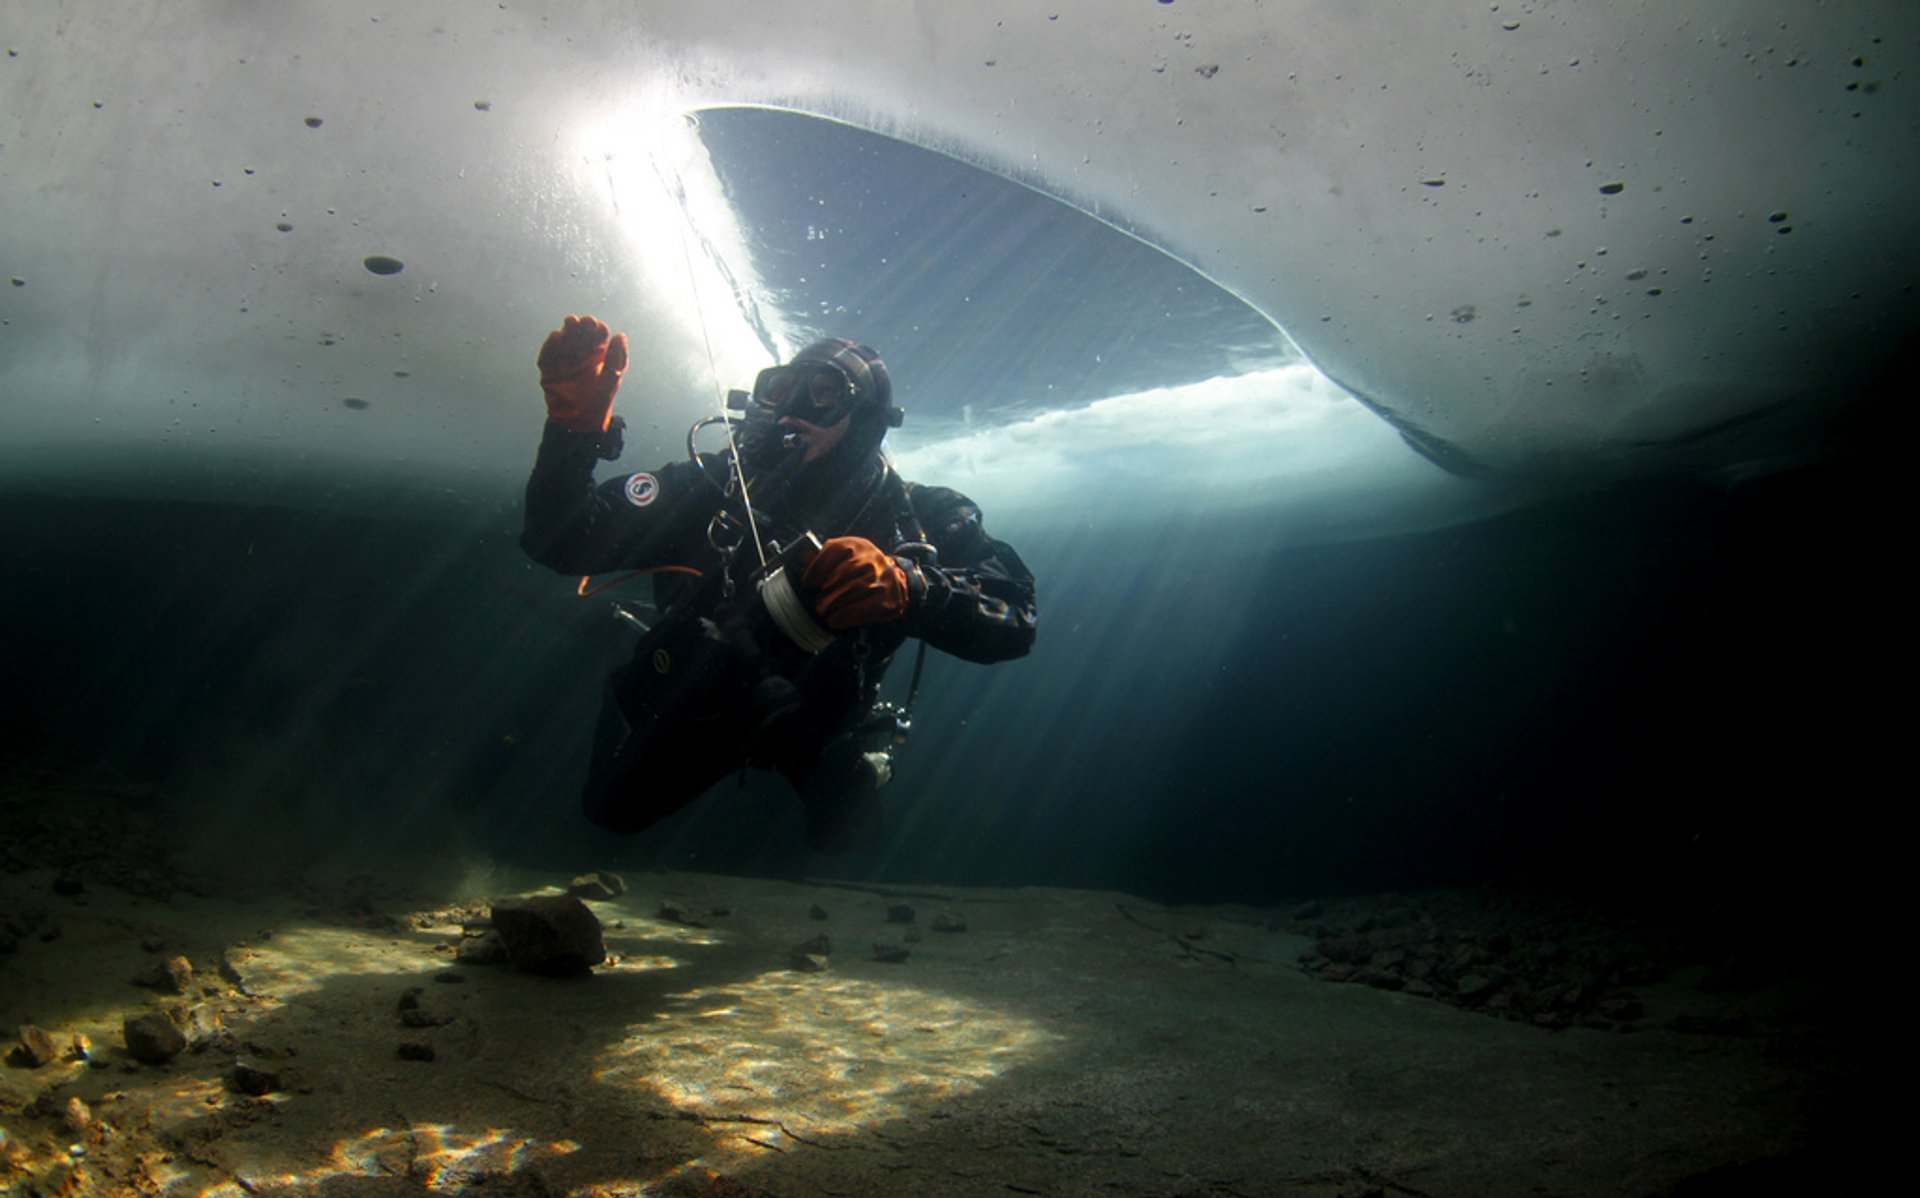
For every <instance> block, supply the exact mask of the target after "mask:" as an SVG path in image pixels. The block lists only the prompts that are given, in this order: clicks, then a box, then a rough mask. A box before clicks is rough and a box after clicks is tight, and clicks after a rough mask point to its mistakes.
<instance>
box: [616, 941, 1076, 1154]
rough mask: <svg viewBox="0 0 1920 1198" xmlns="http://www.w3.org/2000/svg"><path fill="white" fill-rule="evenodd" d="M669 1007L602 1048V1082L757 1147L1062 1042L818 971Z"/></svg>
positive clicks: (971, 1085)
mask: <svg viewBox="0 0 1920 1198" xmlns="http://www.w3.org/2000/svg"><path fill="white" fill-rule="evenodd" d="M670 1001H671V1002H672V1003H673V1004H674V1006H675V1008H676V1009H670V1010H666V1011H662V1012H660V1013H659V1014H658V1015H656V1016H655V1017H654V1020H653V1021H652V1022H651V1023H649V1024H644V1025H637V1026H636V1027H635V1028H634V1029H633V1031H632V1034H631V1035H629V1036H628V1037H627V1039H626V1040H625V1041H623V1042H622V1043H620V1044H617V1045H614V1046H613V1047H611V1048H609V1049H608V1050H606V1051H605V1052H604V1053H602V1055H601V1058H600V1062H599V1066H598V1068H597V1069H596V1071H595V1077H596V1079H597V1080H599V1081H602V1082H606V1083H608V1084H612V1085H623V1086H631V1087H635V1088H644V1089H647V1090H652V1091H655V1092H657V1093H659V1094H660V1095H662V1096H663V1097H665V1098H666V1099H667V1100H668V1101H669V1102H671V1103H673V1104H674V1105H675V1106H676V1107H679V1108H680V1109H682V1110H684V1111H687V1112H689V1113H690V1114H693V1115H695V1116H697V1117H699V1118H700V1119H702V1120H706V1121H710V1122H712V1123H717V1124H725V1123H727V1122H729V1121H738V1123H739V1124H740V1127H739V1129H738V1130H737V1131H735V1132H734V1133H733V1134H734V1136H736V1137H737V1138H738V1139H739V1140H741V1141H747V1140H751V1141H752V1142H753V1143H756V1144H759V1145H762V1146H763V1147H764V1146H766V1145H768V1143H769V1141H772V1142H774V1143H778V1142H780V1141H783V1140H785V1139H786V1138H787V1137H789V1136H793V1137H799V1138H807V1137H810V1136H813V1135H832V1134H836V1133H842V1134H843V1133H846V1132H850V1131H854V1130H856V1129H858V1128H861V1127H867V1126H871V1125H873V1124H875V1123H879V1122H882V1121H885V1120H890V1119H896V1118H900V1117H902V1116H904V1115H908V1114H910V1113H913V1111H914V1109H915V1108H918V1107H925V1106H928V1105H931V1104H934V1103H937V1102H940V1101H942V1100H945V1099H949V1098H954V1097H958V1096H960V1095H964V1094H968V1093H972V1092H973V1091H975V1090H977V1089H979V1088H980V1087H981V1086H982V1085H984V1084H986V1083H987V1082H989V1081H991V1080H992V1079H993V1078H995V1077H997V1076H999V1075H1000V1074H1002V1073H1004V1072H1006V1071H1007V1070H1008V1069H1009V1068H1011V1067H1013V1066H1015V1065H1018V1064H1021V1063H1023V1062H1027V1061H1031V1060H1033V1059H1035V1058H1037V1057H1038V1056H1040V1055H1041V1054H1042V1053H1044V1052H1045V1051H1047V1050H1048V1048H1049V1047H1050V1046H1051V1044H1053V1043H1054V1042H1056V1041H1058V1040H1059V1039H1060V1037H1059V1036H1058V1035H1057V1034H1056V1033H1052V1032H1048V1031H1045V1030H1043V1029H1042V1028H1041V1027H1040V1026H1039V1025H1038V1024H1036V1023H1034V1022H1033V1021H1031V1020H1027V1019H1022V1018H1019V1017H1017V1016H1014V1015H1011V1014H1008V1013H1007V1012H1004V1011H998V1010H995V1009H993V1008H991V1007H986V1006H982V1005H981V1004H979V1003H973V1002H966V1001H962V1000H960V999H955V998H951V997H948V996H946V995H941V994H935V993H932V992H929V991H925V990H916V989H913V988H910V987H902V986H883V985H877V984H875V983H873V982H866V981H859V980H855V979H839V980H827V979H825V978H823V977H820V976H817V975H812V974H796V973H789V972H779V973H767V974H763V975H761V976H760V977H758V978H755V979H753V980H752V981H748V982H743V983H739V984H737V985H728V986H711V987H702V988H700V989H697V990H690V991H688V992H686V993H684V994H680V995H677V996H675V997H674V998H673V999H671V1000H670ZM713 1130H715V1131H723V1130H725V1129H722V1128H715V1129H713Z"/></svg>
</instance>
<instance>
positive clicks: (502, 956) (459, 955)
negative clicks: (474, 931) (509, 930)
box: [453, 928, 507, 965]
mask: <svg viewBox="0 0 1920 1198" xmlns="http://www.w3.org/2000/svg"><path fill="white" fill-rule="evenodd" d="M453 959H454V960H455V961H458V962H459V963H460V964H462V965H500V964H503V963H504V962H505V961H506V959H507V945H506V942H505V941H503V940H501V939H500V933H498V932H496V931H494V930H493V929H492V928H488V929H487V930H486V931H485V932H482V933H481V934H480V935H478V936H468V937H466V938H465V939H463V940H462V941H460V948H459V950H458V951H457V952H455V953H454V954H453Z"/></svg>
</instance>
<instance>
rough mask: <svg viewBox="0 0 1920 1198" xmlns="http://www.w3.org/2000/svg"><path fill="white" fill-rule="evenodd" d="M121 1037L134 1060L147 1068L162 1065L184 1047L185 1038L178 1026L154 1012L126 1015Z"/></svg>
mask: <svg viewBox="0 0 1920 1198" xmlns="http://www.w3.org/2000/svg"><path fill="white" fill-rule="evenodd" d="M120 1034H121V1036H122V1037H123V1038H124V1039H125V1040H126V1043H127V1052H128V1053H129V1054H131V1055H132V1057H133V1059H134V1060H136V1061H143V1062H145V1063H146V1064H149V1065H164V1064H166V1063H167V1062H168V1061H171V1060H172V1059H173V1058H175V1057H177V1056H179V1055H180V1054H181V1052H183V1051H184V1050H185V1049H186V1047H187V1037H186V1036H185V1035H184V1034H183V1033H182V1032H181V1031H180V1029H179V1027H178V1026H176V1025H175V1024H174V1021H173V1020H172V1019H169V1018H168V1017H167V1016H165V1015H162V1014H160V1013H159V1012H157V1011H149V1012H147V1013H146V1014H144V1015H131V1016H128V1017H127V1019H126V1021H125V1022H124V1023H122V1024H121V1028H120Z"/></svg>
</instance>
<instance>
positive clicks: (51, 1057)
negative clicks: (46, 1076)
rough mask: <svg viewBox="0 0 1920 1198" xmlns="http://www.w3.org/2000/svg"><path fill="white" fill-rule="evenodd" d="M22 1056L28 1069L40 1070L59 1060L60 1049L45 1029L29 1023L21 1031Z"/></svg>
mask: <svg viewBox="0 0 1920 1198" xmlns="http://www.w3.org/2000/svg"><path fill="white" fill-rule="evenodd" d="M20 1055H21V1057H22V1058H24V1059H25V1061H26V1063H27V1067H28V1068H30V1069H38V1068H40V1067H41V1066H42V1065H48V1064H51V1063H53V1062H54V1061H56V1060H58V1059H59V1057H60V1049H59V1047H58V1046H57V1045H55V1044H54V1042H53V1037H52V1036H51V1035H49V1034H48V1033H47V1032H46V1031H45V1030H44V1029H42V1028H40V1027H38V1026H36V1025H34V1024H31V1023H29V1024H27V1025H26V1026H25V1027H22V1028H21V1029H20Z"/></svg>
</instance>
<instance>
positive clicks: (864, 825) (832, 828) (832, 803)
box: [782, 736, 892, 853]
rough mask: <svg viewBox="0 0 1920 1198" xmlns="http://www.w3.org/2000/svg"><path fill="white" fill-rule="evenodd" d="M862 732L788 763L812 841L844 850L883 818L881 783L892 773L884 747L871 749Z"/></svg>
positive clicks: (826, 849) (817, 846) (827, 849)
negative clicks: (809, 757)
mask: <svg viewBox="0 0 1920 1198" xmlns="http://www.w3.org/2000/svg"><path fill="white" fill-rule="evenodd" d="M864 750H865V746H864V745H863V744H862V743H861V742H860V740H859V739H858V738H857V737H852V736H843V737H841V738H839V739H838V740H835V741H833V742H831V743H830V744H828V745H827V747H826V748H825V749H822V750H821V751H820V755H819V756H818V757H815V758H813V759H812V760H811V761H807V762H803V763H800V764H798V765H797V766H796V767H795V768H791V769H783V771H782V772H783V773H785V774H786V775H787V777H788V778H789V779H791V780H792V782H793V785H794V789H796V790H798V791H799V792H800V801H801V802H802V803H803V804H805V806H806V811H807V847H808V848H810V849H812V850H813V851H814V852H816V853H842V852H845V851H846V850H847V849H849V848H851V847H852V846H853V845H854V844H855V843H856V842H858V841H859V840H861V839H863V838H865V837H867V836H870V835H871V834H872V833H873V832H874V831H875V829H876V828H877V827H878V825H879V822H880V788H881V787H882V786H883V785H885V784H886V782H887V779H888V778H889V777H890V776H891V772H892V765H891V762H890V760H889V759H888V758H887V755H886V754H884V753H869V752H866V751H864Z"/></svg>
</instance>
